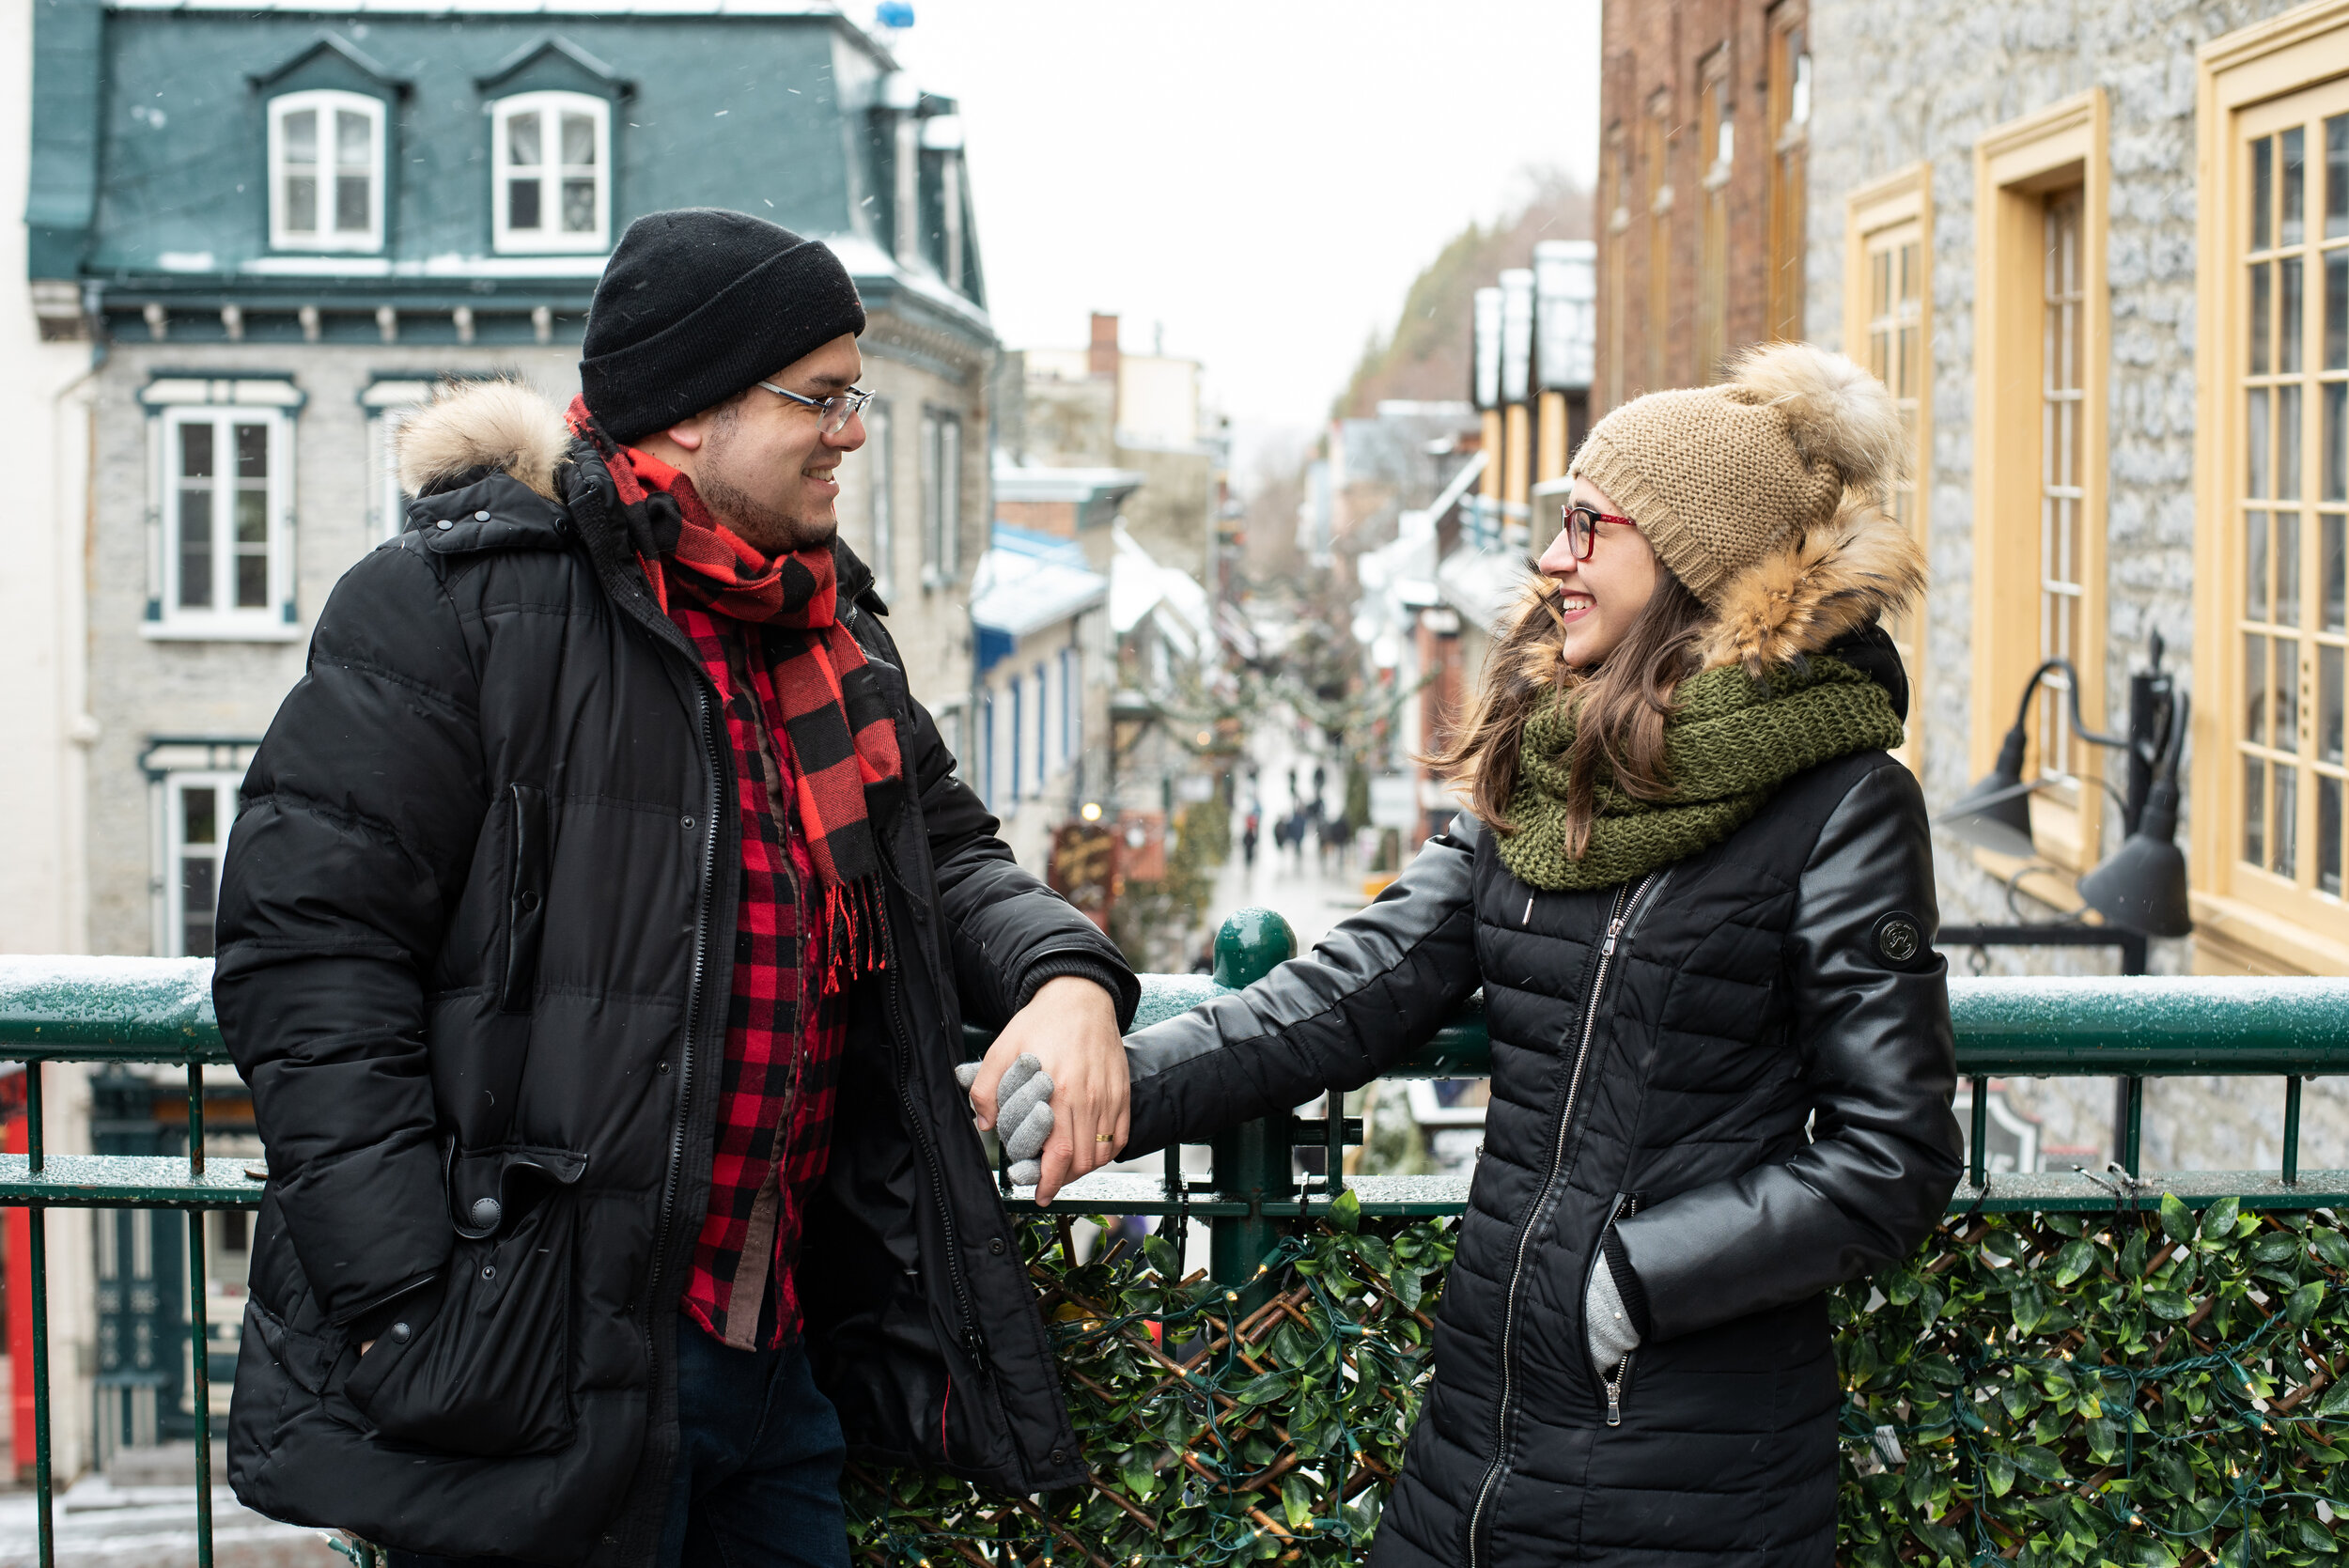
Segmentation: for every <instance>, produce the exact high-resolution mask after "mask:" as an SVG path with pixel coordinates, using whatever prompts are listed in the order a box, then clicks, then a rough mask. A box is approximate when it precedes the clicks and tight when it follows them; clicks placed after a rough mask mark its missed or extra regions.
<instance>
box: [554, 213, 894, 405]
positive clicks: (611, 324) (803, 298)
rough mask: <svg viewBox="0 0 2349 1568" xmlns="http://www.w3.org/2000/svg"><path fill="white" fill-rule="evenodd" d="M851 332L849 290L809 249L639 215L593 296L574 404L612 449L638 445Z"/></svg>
mask: <svg viewBox="0 0 2349 1568" xmlns="http://www.w3.org/2000/svg"><path fill="white" fill-rule="evenodd" d="M863 330H864V303H863V301H862V300H860V299H858V298H857V293H856V285H855V284H853V283H851V282H850V281H849V280H848V269H847V268H846V267H843V266H842V265H841V264H840V258H839V257H838V256H834V255H832V251H831V249H830V248H829V247H827V246H825V245H824V244H822V243H820V242H819V241H814V240H802V239H801V238H800V237H799V236H798V235H796V234H794V233H792V232H791V231H790V230H789V229H787V228H783V227H779V226H778V225H774V224H770V223H768V222H767V221H766V220H765V219H763V218H754V217H751V216H750V215H749V214H747V213H742V212H727V211H723V210H720V209H717V208H714V207H683V208H678V209H677V210H675V211H673V212H650V213H646V215H645V216H644V217H641V218H639V219H637V220H636V221H635V222H634V223H632V224H630V225H628V232H627V233H626V234H624V235H622V236H620V243H619V246H618V248H617V249H615V250H614V251H613V253H612V260H611V263H610V264H609V265H608V266H606V267H605V268H604V270H603V281H602V282H601V283H599V284H598V285H596V300H595V303H594V304H593V305H591V306H589V307H588V311H587V335H586V340H585V341H584V342H583V343H582V344H581V345H580V349H581V352H582V355H583V357H582V358H581V360H580V362H579V385H580V393H581V395H582V396H584V397H585V399H586V401H587V409H588V411H589V412H591V413H593V414H594V415H595V416H596V422H597V423H598V424H599V425H601V426H602V427H603V428H604V431H605V433H606V434H608V435H609V436H611V438H612V439H613V440H614V441H618V442H632V441H638V440H641V439H642V438H644V437H646V436H648V435H650V434H652V433H653V432H654V431H655V430H665V429H667V428H668V427H670V426H672V425H674V424H676V423H677V421H678V420H680V419H685V418H689V417H691V416H692V415H693V414H696V413H699V412H701V411H702V410H704V409H707V408H710V407H712V406H713V405H715V404H719V403H723V402H724V401H725V400H726V399H727V398H729V397H731V396H734V395H735V394H736V393H738V392H740V391H741V390H742V389H743V388H744V387H746V386H749V385H751V384H752V383H753V382H754V381H757V380H762V379H764V378H765V377H768V376H770V375H772V374H774V372H776V371H777V370H780V369H782V368H783V367H784V366H785V365H789V364H790V363H791V362H792V361H794V360H797V359H799V358H801V357H802V356H803V355H806V354H809V353H812V352H814V351H815V350H816V349H820V348H822V347H823V346H824V345H825V344H827V343H829V342H831V341H832V339H833V338H835V337H838V336H839V335H840V334H843V333H861V332H863Z"/></svg>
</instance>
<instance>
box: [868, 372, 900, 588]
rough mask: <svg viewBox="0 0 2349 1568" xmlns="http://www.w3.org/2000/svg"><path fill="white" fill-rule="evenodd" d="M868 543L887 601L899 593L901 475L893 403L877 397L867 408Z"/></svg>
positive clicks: (875, 575)
mask: <svg viewBox="0 0 2349 1568" xmlns="http://www.w3.org/2000/svg"><path fill="white" fill-rule="evenodd" d="M863 417H864V451H865V465H864V466H865V480H864V505H865V520H866V521H867V523H868V524H869V525H870V528H869V532H868V534H867V536H866V543H867V544H869V545H870V546H871V548H872V551H873V558H872V562H871V566H872V567H873V587H874V589H875V590H876V591H877V592H878V593H879V595H880V597H881V598H884V599H889V598H895V597H896V593H897V573H896V569H895V568H896V565H897V474H896V470H895V468H894V467H893V466H892V464H893V462H894V458H895V456H896V454H895V450H894V444H893V442H894V434H895V430H894V426H893V425H892V423H891V420H890V411H889V399H888V398H886V397H876V398H874V399H873V400H872V401H871V402H869V403H867V404H865V405H864V415H863Z"/></svg>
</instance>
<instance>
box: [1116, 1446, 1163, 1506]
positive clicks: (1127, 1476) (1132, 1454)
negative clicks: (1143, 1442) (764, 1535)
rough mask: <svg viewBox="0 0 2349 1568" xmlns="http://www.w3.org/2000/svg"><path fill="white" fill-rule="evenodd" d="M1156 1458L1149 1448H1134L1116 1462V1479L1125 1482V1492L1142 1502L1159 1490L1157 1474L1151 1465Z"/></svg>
mask: <svg viewBox="0 0 2349 1568" xmlns="http://www.w3.org/2000/svg"><path fill="white" fill-rule="evenodd" d="M1156 1457H1157V1454H1156V1453H1155V1452H1154V1451H1152V1450H1151V1449H1150V1448H1148V1447H1146V1446H1145V1447H1136V1448H1129V1449H1128V1450H1127V1451H1126V1456H1125V1458H1124V1459H1122V1460H1120V1461H1119V1462H1118V1467H1117V1474H1118V1479H1120V1480H1121V1481H1123V1482H1125V1483H1126V1490H1127V1491H1128V1492H1131V1493H1132V1494H1133V1495H1134V1496H1135V1497H1137V1498H1143V1500H1144V1501H1147V1500H1148V1499H1149V1498H1150V1497H1151V1496H1152V1494H1154V1493H1156V1492H1157V1491H1158V1489H1159V1472H1158V1469H1157V1467H1156V1466H1154V1465H1153V1464H1152V1463H1151V1461H1152V1460H1153V1459H1155V1458H1156Z"/></svg>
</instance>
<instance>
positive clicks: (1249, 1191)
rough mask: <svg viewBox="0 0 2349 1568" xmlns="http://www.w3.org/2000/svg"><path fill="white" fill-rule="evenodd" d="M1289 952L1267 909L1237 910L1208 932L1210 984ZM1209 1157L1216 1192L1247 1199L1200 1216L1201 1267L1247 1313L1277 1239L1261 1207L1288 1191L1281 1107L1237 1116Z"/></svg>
mask: <svg viewBox="0 0 2349 1568" xmlns="http://www.w3.org/2000/svg"><path fill="white" fill-rule="evenodd" d="M1295 956H1297V934H1296V933H1295V932H1294V931H1292V930H1290V929H1289V923H1288V922H1287V921H1285V920H1283V919H1282V918H1281V916H1280V915H1279V913H1278V912H1276V911H1274V910H1271V909H1262V908H1248V909H1240V910H1237V911H1236V912H1235V913H1233V914H1232V916H1231V917H1230V918H1229V919H1227V920H1225V921H1224V923H1223V926H1222V929H1221V930H1220V931H1218V932H1217V933H1216V937H1215V983H1216V984H1217V985H1219V986H1229V987H1230V988H1232V989H1234V990H1238V989H1240V988H1241V987H1243V986H1252V985H1254V984H1255V983H1256V982H1257V981H1259V980H1261V979H1263V978H1264V977H1265V976H1266V975H1268V974H1270V973H1271V972H1272V971H1273V970H1275V969H1277V968H1278V967H1279V966H1281V965H1282V964H1284V963H1286V962H1287V961H1288V960H1289V959H1291V958H1294V957H1295ZM1208 1146H1209V1148H1210V1149H1211V1150H1212V1151H1213V1153H1214V1157H1215V1187H1216V1196H1217V1197H1218V1198H1219V1199H1221V1200H1223V1201H1226V1202H1231V1203H1246V1204H1247V1205H1248V1213H1247V1214H1246V1215H1244V1216H1229V1217H1222V1218H1218V1219H1212V1220H1210V1221H1208V1235H1209V1242H1208V1253H1207V1271H1208V1273H1209V1274H1211V1275H1212V1276H1213V1277H1214V1278H1215V1280H1216V1281H1217V1282H1218V1283H1219V1284H1221V1285H1223V1286H1224V1287H1225V1288H1226V1289H1229V1290H1235V1291H1237V1292H1239V1294H1240V1310H1241V1311H1242V1312H1253V1311H1254V1310H1255V1309H1256V1307H1257V1306H1258V1305H1259V1304H1260V1303H1261V1301H1262V1299H1263V1296H1264V1292H1263V1289H1262V1288H1261V1287H1260V1286H1258V1285H1257V1283H1256V1280H1257V1275H1258V1272H1259V1270H1260V1267H1261V1265H1262V1264H1263V1262H1264V1255H1265V1254H1266V1253H1267V1252H1269V1251H1270V1250H1272V1249H1273V1247H1274V1245H1275V1244H1276V1243H1277V1242H1278V1241H1279V1240H1280V1237H1281V1231H1280V1227H1279V1226H1278V1225H1277V1224H1276V1223H1275V1222H1274V1221H1272V1220H1271V1219H1268V1218H1266V1216H1265V1213H1264V1205H1265V1203H1268V1202H1278V1201H1280V1200H1282V1199H1285V1198H1289V1197H1292V1196H1294V1195H1295V1193H1296V1190H1297V1182H1296V1178H1295V1175H1294V1174H1293V1172H1294V1166H1293V1164H1292V1161H1291V1156H1290V1153H1289V1112H1288V1108H1287V1107H1286V1106H1283V1107H1282V1108H1281V1110H1279V1112H1278V1113H1276V1114H1274V1115H1271V1116H1267V1117H1264V1118H1262V1119H1261V1120H1258V1121H1253V1122H1243V1123H1241V1124H1240V1125H1239V1126H1235V1127H1232V1128H1230V1129H1228V1130H1226V1131H1224V1132H1222V1133H1221V1134H1219V1135H1218V1136H1217V1137H1216V1138H1215V1139H1214V1140H1213V1141H1211V1142H1210V1144H1209V1145H1208Z"/></svg>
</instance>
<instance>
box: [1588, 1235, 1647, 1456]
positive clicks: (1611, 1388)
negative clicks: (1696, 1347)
mask: <svg viewBox="0 0 2349 1568" xmlns="http://www.w3.org/2000/svg"><path fill="white" fill-rule="evenodd" d="M1639 1212H1640V1195H1639V1194H1638V1193H1636V1192H1635V1193H1633V1194H1632V1195H1631V1196H1630V1197H1628V1198H1626V1199H1625V1200H1624V1201H1623V1204H1622V1206H1621V1207H1620V1208H1618V1209H1617V1210H1616V1211H1615V1213H1614V1214H1613V1215H1612V1216H1611V1217H1610V1219H1608V1221H1607V1223H1608V1224H1609V1225H1610V1226H1612V1225H1613V1224H1614V1223H1615V1222H1616V1221H1617V1220H1623V1219H1630V1218H1631V1217H1632V1216H1633V1215H1635V1214H1637V1213H1639ZM1598 1261H1599V1263H1600V1264H1601V1265H1604V1264H1605V1263H1606V1262H1607V1250H1606V1248H1605V1246H1604V1245H1602V1246H1601V1247H1600V1249H1599V1254H1598ZM1632 1355H1633V1352H1631V1351H1628V1350H1626V1351H1625V1352H1624V1353H1623V1359H1622V1360H1620V1361H1617V1362H1616V1363H1615V1375H1614V1376H1613V1377H1611V1378H1610V1379H1608V1382H1607V1424H1608V1425H1609V1426H1621V1425H1622V1424H1623V1380H1624V1379H1625V1378H1626V1377H1627V1376H1629V1375H1630V1374H1631V1357H1632Z"/></svg>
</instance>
